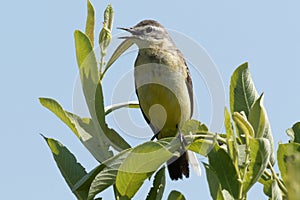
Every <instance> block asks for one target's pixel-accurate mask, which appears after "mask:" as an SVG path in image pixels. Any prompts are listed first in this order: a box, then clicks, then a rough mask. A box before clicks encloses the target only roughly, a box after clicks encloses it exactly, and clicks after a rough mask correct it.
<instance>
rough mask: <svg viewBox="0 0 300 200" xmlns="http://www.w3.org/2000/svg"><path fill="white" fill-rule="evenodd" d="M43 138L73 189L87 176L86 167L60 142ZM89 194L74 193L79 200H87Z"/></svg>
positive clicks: (85, 191)
mask: <svg viewBox="0 0 300 200" xmlns="http://www.w3.org/2000/svg"><path fill="white" fill-rule="evenodd" d="M43 137H44V139H45V140H46V142H47V144H48V146H49V148H50V150H51V151H52V155H53V158H54V160H55V162H56V164H57V166H58V168H59V170H60V172H61V174H62V175H63V177H64V178H65V181H66V182H67V184H68V186H69V187H70V188H71V189H72V188H73V186H74V185H75V184H76V183H77V181H79V180H80V179H81V178H82V177H83V176H85V175H86V171H85V169H84V167H82V165H81V164H80V163H78V162H77V160H76V158H75V157H74V155H73V154H72V153H71V152H70V151H69V150H68V149H67V148H66V147H65V146H63V145H62V144H61V143H60V142H58V141H57V140H54V139H51V138H46V137H45V136H43ZM87 193H88V190H82V191H75V192H74V194H75V196H76V197H77V199H79V200H85V199H86V198H87Z"/></svg>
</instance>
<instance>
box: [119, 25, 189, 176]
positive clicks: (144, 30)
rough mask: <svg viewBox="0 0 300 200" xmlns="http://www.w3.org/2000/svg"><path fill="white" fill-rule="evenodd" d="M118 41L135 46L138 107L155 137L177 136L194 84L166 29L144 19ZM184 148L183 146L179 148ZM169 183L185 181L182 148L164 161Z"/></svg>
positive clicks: (186, 165) (186, 161)
mask: <svg viewBox="0 0 300 200" xmlns="http://www.w3.org/2000/svg"><path fill="white" fill-rule="evenodd" d="M119 29H122V30H124V31H127V32H129V33H130V35H129V36H124V37H120V38H121V39H127V40H131V41H132V42H133V43H134V44H136V45H137V47H138V55H137V57H136V60H135V63H134V81H135V89H136V94H137V97H138V100H139V104H140V108H141V111H142V114H143V116H144V118H145V120H146V122H147V123H148V124H149V126H150V127H151V129H152V131H153V133H154V138H156V139H158V140H159V139H162V138H167V137H176V136H177V137H179V138H181V142H182V143H184V142H185V141H184V137H182V133H181V128H182V126H183V124H184V123H185V122H186V121H187V120H189V119H191V117H192V114H193V104H194V102H193V84H192V79H191V75H190V72H189V68H188V66H187V64H186V61H185V59H184V57H183V54H182V53H181V51H180V50H179V49H178V48H177V47H176V45H175V43H174V41H173V40H172V38H171V36H170V35H169V33H168V32H167V30H166V29H165V28H164V27H163V26H162V25H161V24H160V23H159V22H157V21H155V20H143V21H141V22H139V23H138V24H136V25H135V26H133V27H130V28H119ZM182 146H183V147H184V145H182ZM167 165H168V172H169V176H170V178H171V180H179V179H183V175H184V176H185V177H186V178H188V177H189V174H190V171H189V156H188V153H187V151H186V150H185V148H181V150H180V156H179V157H178V156H173V157H172V158H170V159H169V160H168V161H167Z"/></svg>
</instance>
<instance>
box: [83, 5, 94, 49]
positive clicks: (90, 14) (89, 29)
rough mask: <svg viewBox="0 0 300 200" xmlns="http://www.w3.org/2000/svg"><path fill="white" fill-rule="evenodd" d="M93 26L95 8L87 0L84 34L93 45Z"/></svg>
mask: <svg viewBox="0 0 300 200" xmlns="http://www.w3.org/2000/svg"><path fill="white" fill-rule="evenodd" d="M94 27H95V10H94V7H93V5H92V4H91V2H90V0H87V18H86V25H85V34H86V35H87V36H88V37H89V39H90V41H91V44H92V46H94V45H93V44H94Z"/></svg>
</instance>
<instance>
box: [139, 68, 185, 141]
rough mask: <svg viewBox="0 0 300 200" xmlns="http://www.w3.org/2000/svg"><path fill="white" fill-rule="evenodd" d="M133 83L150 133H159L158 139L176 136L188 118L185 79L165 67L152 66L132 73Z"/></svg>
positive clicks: (178, 73)
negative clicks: (149, 127)
mask: <svg viewBox="0 0 300 200" xmlns="http://www.w3.org/2000/svg"><path fill="white" fill-rule="evenodd" d="M138 68H140V67H138ZM135 82H136V87H137V95H138V98H139V102H140V106H141V109H142V110H143V113H144V115H145V116H146V117H147V119H148V120H149V121H150V122H151V124H152V126H153V127H154V130H153V131H155V132H159V135H158V138H164V137H171V136H175V135H176V134H177V130H178V128H180V127H181V126H182V124H183V123H184V122H185V121H186V120H188V119H189V118H190V114H191V105H190V99H189V94H188V90H187V86H186V83H185V77H184V76H183V75H182V74H181V73H180V72H177V71H174V70H173V69H170V68H168V67H166V66H165V67H162V66H161V65H153V64H152V65H151V66H148V67H147V66H144V67H142V68H140V69H135ZM153 127H152V128H153Z"/></svg>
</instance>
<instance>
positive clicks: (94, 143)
mask: <svg viewBox="0 0 300 200" xmlns="http://www.w3.org/2000/svg"><path fill="white" fill-rule="evenodd" d="M66 113H67V114H68V116H69V118H70V119H71V120H72V121H73V122H74V124H75V127H76V129H77V130H78V133H79V135H80V141H81V142H82V143H83V144H84V146H85V147H86V148H87V149H88V150H89V152H90V153H91V154H92V155H93V156H94V158H95V159H96V160H98V161H99V162H100V163H101V162H103V161H104V160H107V159H108V158H110V157H112V156H113V153H112V152H111V150H109V145H108V144H107V143H106V142H105V140H104V137H99V132H98V131H96V128H95V124H97V123H94V122H93V121H92V120H91V119H90V118H80V117H79V116H77V115H75V114H72V113H70V112H66Z"/></svg>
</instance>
